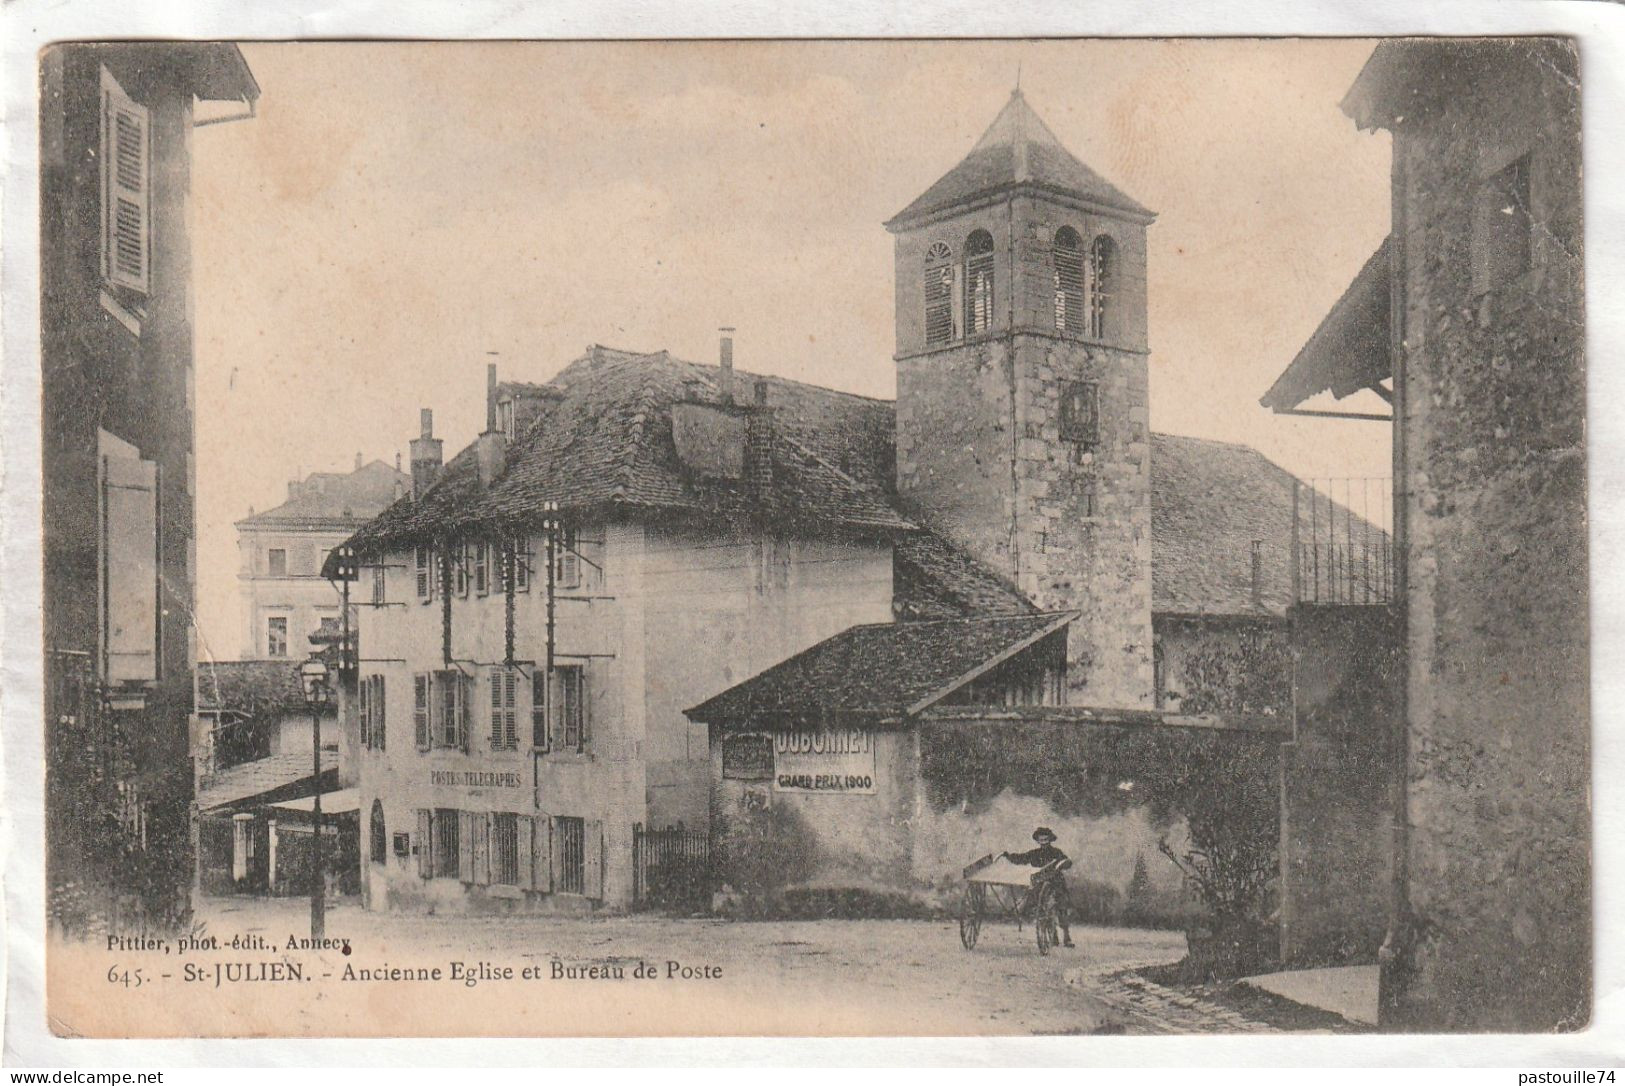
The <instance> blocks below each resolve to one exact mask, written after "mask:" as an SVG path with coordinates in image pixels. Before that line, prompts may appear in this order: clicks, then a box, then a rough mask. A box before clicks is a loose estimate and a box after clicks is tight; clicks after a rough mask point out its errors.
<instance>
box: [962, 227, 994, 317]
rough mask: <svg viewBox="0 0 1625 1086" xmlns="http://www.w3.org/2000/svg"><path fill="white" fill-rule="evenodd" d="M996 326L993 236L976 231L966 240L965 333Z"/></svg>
mask: <svg viewBox="0 0 1625 1086" xmlns="http://www.w3.org/2000/svg"><path fill="white" fill-rule="evenodd" d="M992 327H993V235H992V234H989V233H988V232H987V231H986V230H977V231H976V232H975V233H973V234H971V236H970V237H969V238H967V239H965V334H966V335H976V334H977V333H978V332H986V331H988V330H990V329H991V328H992Z"/></svg>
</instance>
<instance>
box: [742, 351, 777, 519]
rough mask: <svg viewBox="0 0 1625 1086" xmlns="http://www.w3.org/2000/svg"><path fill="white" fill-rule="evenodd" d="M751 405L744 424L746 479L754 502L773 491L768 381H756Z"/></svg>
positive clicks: (771, 425)
mask: <svg viewBox="0 0 1625 1086" xmlns="http://www.w3.org/2000/svg"><path fill="white" fill-rule="evenodd" d="M754 393H755V395H754V401H755V402H754V403H753V405H752V409H751V412H750V418H749V419H748V420H747V421H746V424H745V478H746V485H747V486H748V487H749V488H750V494H751V497H752V498H753V499H760V498H762V497H763V496H765V495H766V494H767V493H768V491H770V490H772V489H773V426H774V423H773V412H774V409H773V408H771V407H769V406H768V405H767V382H766V381H764V380H762V379H761V378H757V379H756V386H755V389H754Z"/></svg>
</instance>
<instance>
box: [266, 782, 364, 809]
mask: <svg viewBox="0 0 1625 1086" xmlns="http://www.w3.org/2000/svg"><path fill="white" fill-rule="evenodd" d="M271 806H273V807H278V808H281V809H282V810H285V811H304V812H306V813H307V814H308V813H310V812H312V811H314V810H315V809H316V800H315V798H314V797H313V796H306V797H304V798H303V799H285V800H283V801H281V802H280V803H273V804H271ZM359 810H361V793H360V791H359V790H357V789H354V788H339V789H336V790H334V791H331V792H323V793H322V814H324V815H328V814H350V813H352V812H354V811H359Z"/></svg>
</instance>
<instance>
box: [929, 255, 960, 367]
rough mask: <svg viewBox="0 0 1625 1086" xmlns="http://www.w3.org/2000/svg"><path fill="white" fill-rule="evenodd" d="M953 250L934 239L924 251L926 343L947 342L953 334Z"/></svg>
mask: <svg viewBox="0 0 1625 1086" xmlns="http://www.w3.org/2000/svg"><path fill="white" fill-rule="evenodd" d="M955 278H956V273H955V269H954V251H953V250H952V249H950V248H949V247H948V243H947V242H945V241H938V242H933V243H932V245H931V248H930V249H928V250H926V254H925V342H926V343H927V344H935V343H948V342H950V341H952V340H953V338H954V335H955V332H956V330H955V327H954V326H955V325H956V324H957V323H958V322H957V321H955V320H954V279H955Z"/></svg>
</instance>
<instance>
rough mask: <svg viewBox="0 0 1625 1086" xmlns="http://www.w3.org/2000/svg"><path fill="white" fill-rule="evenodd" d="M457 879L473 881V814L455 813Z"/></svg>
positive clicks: (466, 812) (470, 812)
mask: <svg viewBox="0 0 1625 1086" xmlns="http://www.w3.org/2000/svg"><path fill="white" fill-rule="evenodd" d="M457 878H458V879H459V880H460V881H462V882H473V881H474V812H472V811H458V812H457Z"/></svg>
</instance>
